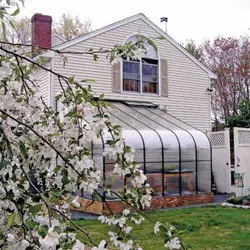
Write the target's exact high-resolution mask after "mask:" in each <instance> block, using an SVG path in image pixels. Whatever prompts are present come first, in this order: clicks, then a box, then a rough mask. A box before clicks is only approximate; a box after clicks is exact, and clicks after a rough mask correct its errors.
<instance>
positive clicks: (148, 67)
mask: <svg viewBox="0 0 250 250" xmlns="http://www.w3.org/2000/svg"><path fill="white" fill-rule="evenodd" d="M142 74H143V76H144V75H145V76H155V77H157V65H155V64H153V65H152V64H145V63H143V64H142Z"/></svg>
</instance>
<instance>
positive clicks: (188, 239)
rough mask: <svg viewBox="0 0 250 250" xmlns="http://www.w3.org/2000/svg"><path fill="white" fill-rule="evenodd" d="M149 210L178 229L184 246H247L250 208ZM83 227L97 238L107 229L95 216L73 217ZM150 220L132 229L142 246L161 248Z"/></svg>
mask: <svg viewBox="0 0 250 250" xmlns="http://www.w3.org/2000/svg"><path fill="white" fill-rule="evenodd" d="M148 214H149V215H150V216H151V217H152V218H153V219H155V220H157V221H161V222H169V223H171V224H173V225H174V226H176V227H177V228H178V229H179V230H181V231H183V233H181V237H180V238H181V239H182V241H183V243H184V245H185V246H186V247H190V248H191V249H242V250H243V249H250V211H249V210H243V209H233V208H223V207H214V206H209V207H199V208H185V209H176V210H171V211H154V212H148ZM76 223H77V224H78V225H80V226H81V227H82V228H83V229H84V230H86V231H88V232H90V235H91V236H92V237H93V238H94V239H95V240H96V241H100V240H101V239H103V238H105V235H107V232H108V231H109V230H110V227H109V226H106V225H103V224H100V223H99V221H97V220H96V219H88V220H76ZM152 228H153V224H152V223H151V222H148V221H145V222H144V224H143V227H141V226H140V227H137V228H135V229H134V232H135V233H134V235H135V238H136V240H138V242H140V243H141V246H142V247H143V248H144V249H148V250H160V249H164V247H163V242H162V238H161V237H159V236H156V235H154V234H153V231H152Z"/></svg>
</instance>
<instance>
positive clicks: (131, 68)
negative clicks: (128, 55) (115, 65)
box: [123, 61, 140, 74]
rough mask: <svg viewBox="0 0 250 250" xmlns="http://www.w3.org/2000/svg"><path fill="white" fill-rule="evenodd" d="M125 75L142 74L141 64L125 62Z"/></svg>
mask: <svg viewBox="0 0 250 250" xmlns="http://www.w3.org/2000/svg"><path fill="white" fill-rule="evenodd" d="M123 73H129V74H140V67H139V62H135V61H129V62H127V61H123Z"/></svg>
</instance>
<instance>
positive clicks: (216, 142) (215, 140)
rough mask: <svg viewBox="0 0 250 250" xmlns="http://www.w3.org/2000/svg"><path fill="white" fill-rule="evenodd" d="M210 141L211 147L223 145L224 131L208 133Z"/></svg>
mask: <svg viewBox="0 0 250 250" xmlns="http://www.w3.org/2000/svg"><path fill="white" fill-rule="evenodd" d="M210 141H211V144H212V147H225V144H226V142H225V133H224V132H221V133H211V134H210Z"/></svg>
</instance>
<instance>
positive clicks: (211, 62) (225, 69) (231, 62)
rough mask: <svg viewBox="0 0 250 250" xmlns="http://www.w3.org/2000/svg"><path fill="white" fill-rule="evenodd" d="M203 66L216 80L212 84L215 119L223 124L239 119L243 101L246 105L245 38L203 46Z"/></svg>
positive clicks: (248, 52)
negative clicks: (232, 119) (233, 118)
mask: <svg viewBox="0 0 250 250" xmlns="http://www.w3.org/2000/svg"><path fill="white" fill-rule="evenodd" d="M203 63H205V65H206V66H207V67H208V68H210V69H211V70H212V71H213V72H214V73H215V74H216V75H217V77H218V79H217V81H216V82H215V83H214V84H213V88H214V90H215V91H214V93H213V95H212V109H213V113H214V117H216V118H217V119H220V120H224V121H225V120H226V119H228V118H229V117H233V116H237V115H239V110H240V109H239V107H240V104H241V103H242V102H243V101H245V100H246V101H249V98H250V96H249V91H250V90H249V84H250V42H249V38H248V37H241V38H231V37H229V38H223V37H218V38H216V39H215V40H214V41H213V42H210V41H207V42H206V43H205V44H204V45H203Z"/></svg>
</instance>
